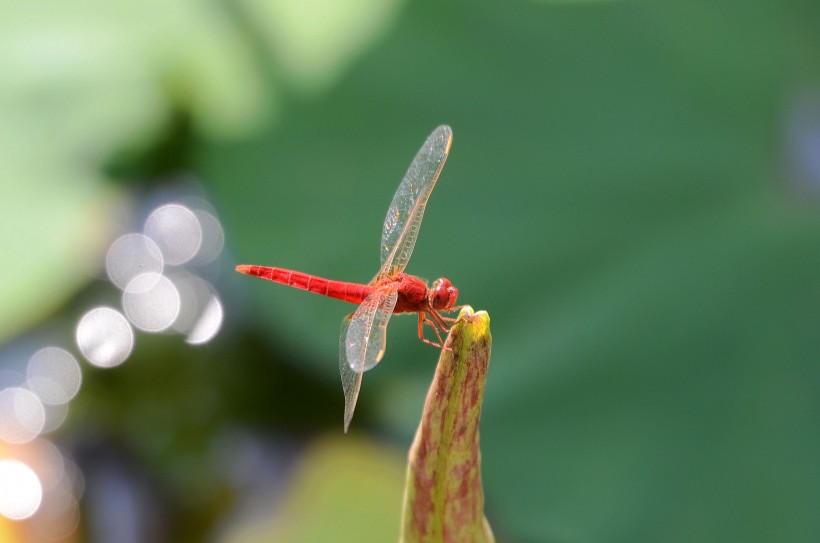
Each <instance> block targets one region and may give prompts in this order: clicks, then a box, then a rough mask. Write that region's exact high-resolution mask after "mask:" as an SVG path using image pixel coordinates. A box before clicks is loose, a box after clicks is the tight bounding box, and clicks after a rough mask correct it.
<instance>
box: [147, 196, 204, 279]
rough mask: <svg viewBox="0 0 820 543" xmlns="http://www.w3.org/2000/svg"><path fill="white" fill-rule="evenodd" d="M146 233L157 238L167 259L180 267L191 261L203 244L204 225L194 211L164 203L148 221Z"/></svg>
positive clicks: (166, 260)
mask: <svg viewBox="0 0 820 543" xmlns="http://www.w3.org/2000/svg"><path fill="white" fill-rule="evenodd" d="M144 232H145V235H146V236H148V237H150V238H151V239H153V240H154V241H155V242H156V243H157V245H158V246H159V248H160V250H161V251H162V255H163V257H164V258H165V262H167V263H168V264H170V265H173V266H178V265H180V264H184V263H186V262H188V261H189V260H191V259H192V258H193V257H194V255H196V253H197V251H199V247H200V245H201V244H202V225H201V224H200V223H199V219H198V218H197V216H196V214H194V212H193V211H191V210H190V209H188V208H187V207H185V206H182V205H179V204H167V205H164V206H160V207H158V208H157V209H155V210H154V211H153V213H151V215H149V216H148V219H146V221H145V229H144Z"/></svg>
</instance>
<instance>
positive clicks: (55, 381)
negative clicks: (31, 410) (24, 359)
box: [27, 347, 82, 405]
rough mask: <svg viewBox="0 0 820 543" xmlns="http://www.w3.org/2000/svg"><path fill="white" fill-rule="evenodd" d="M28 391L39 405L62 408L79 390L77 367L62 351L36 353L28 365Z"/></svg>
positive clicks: (41, 350)
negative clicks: (35, 397) (38, 401)
mask: <svg viewBox="0 0 820 543" xmlns="http://www.w3.org/2000/svg"><path fill="white" fill-rule="evenodd" d="M27 374H28V388H29V390H31V391H32V392H34V393H35V394H36V395H37V396H38V397H39V398H40V400H42V402H43V403H45V404H49V405H62V404H65V403H68V402H69V401H71V399H72V398H74V396H76V395H77V392H78V391H79V390H80V384H81V383H82V372H81V370H80V364H79V363H78V362H77V360H76V359H75V358H74V357H73V356H72V355H71V353H69V352H68V351H66V350H65V349H60V348H58V347H46V348H44V349H40V350H39V351H37V352H36V353H34V355H33V356H32V357H31V359H30V360H29V362H28V371H27Z"/></svg>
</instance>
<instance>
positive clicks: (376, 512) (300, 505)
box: [223, 433, 403, 543]
mask: <svg viewBox="0 0 820 543" xmlns="http://www.w3.org/2000/svg"><path fill="white" fill-rule="evenodd" d="M334 435H335V436H336V437H328V438H324V439H321V440H319V441H317V442H316V443H314V444H313V445H312V446H311V447H310V449H309V450H308V451H307V453H306V454H305V455H304V456H303V458H302V459H301V461H300V464H299V466H297V468H296V470H295V472H294V473H293V476H292V478H291V482H290V484H289V486H288V488H287V490H286V492H285V494H284V497H283V501H282V502H281V503H279V504H276V505H277V507H276V509H274V510H272V511H271V512H270V516H269V517H268V518H266V519H263V520H257V521H253V522H251V523H247V524H244V523H243V524H240V525H238V526H236V527H234V529H233V530H231V532H230V533H229V534H228V535H227V536H226V537H225V538H224V539H223V541H225V542H226V543H263V542H268V541H276V542H281V543H303V542H304V543H313V542H316V541H322V542H325V543H333V542H340V543H341V542H347V541H356V542H360V543H369V542H372V543H384V542H385V541H393V540H395V538H396V533H397V524H398V512H399V509H400V504H401V488H402V467H403V466H402V459H401V456H400V455H398V454H397V453H395V452H394V451H391V450H388V449H384V448H382V447H380V446H378V445H376V444H374V443H373V442H370V441H367V440H365V439H362V438H356V437H355V435H348V436H342V435H340V433H335V434H334Z"/></svg>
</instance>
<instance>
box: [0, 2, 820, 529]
mask: <svg viewBox="0 0 820 543" xmlns="http://www.w3.org/2000/svg"><path fill="white" fill-rule="evenodd" d="M818 28H820V9H818V4H817V3H816V2H810V1H807V0H790V1H785V2H784V1H780V2H777V1H773V0H772V1H768V2H765V1H760V2H740V1H734V2H732V1H724V2H706V1H695V2H675V3H664V4H651V3H648V2H643V3H640V2H619V1H616V0H612V1H603V2H595V1H589V0H587V1H577V2H575V1H569V0H568V1H563V2H549V1H535V0H531V1H506V2H488V1H474V2H444V3H437V2H400V1H398V0H334V1H329V0H310V1H303V2H286V1H266V0H235V1H222V2H214V1H211V2H202V1H195V0H187V1H180V2H173V3H168V2H160V1H154V2H139V3H136V4H134V3H130V2H124V1H115V2H112V1H108V2H101V1H99V0H75V1H74V2H71V3H66V4H50V5H48V6H47V7H46V6H44V5H42V4H40V3H34V2H32V3H24V2H20V1H5V2H2V3H0V73H2V74H3V75H2V77H0V120H2V122H0V216H1V217H2V220H3V228H2V231H0V249H2V254H3V255H5V259H4V261H5V265H4V266H2V267H1V268H0V342H2V343H1V344H0V370H2V369H3V368H4V367H5V368H6V369H8V368H12V367H16V366H14V364H16V363H18V362H19V360H20V359H25V357H27V356H29V355H30V353H31V352H33V351H35V350H37V349H38V348H40V347H41V346H44V345H47V344H55V345H59V346H62V347H64V348H66V349H68V350H70V351H71V352H73V353H75V355H76V356H77V357H78V358H80V355H79V353H78V351H77V347H76V344H75V341H74V328H75V326H76V323H77V320H78V319H79V318H80V317H81V316H82V315H83V314H84V313H85V312H86V311H87V310H88V309H91V308H92V307H94V306H96V305H99V304H101V303H104V304H108V305H112V306H116V305H117V304H118V303H119V301H118V300H119V298H118V297H119V293H118V291H117V290H116V289H115V288H114V287H113V286H112V285H111V284H110V283H109V282H108V281H107V280H106V278H105V272H104V267H103V266H104V261H105V255H106V251H107V250H108V247H109V246H110V244H111V242H112V240H113V239H114V238H115V237H116V236H118V235H119V234H120V233H123V232H127V231H132V230H139V229H140V228H141V226H140V225H141V221H142V220H144V217H145V214H146V213H147V212H150V210H151V209H152V208H153V207H154V206H156V205H158V204H160V203H163V202H168V201H175V199H179V198H183V197H189V196H191V195H196V196H198V197H200V198H205V199H207V201H208V202H210V205H211V206H212V212H213V213H214V214H215V215H216V216H218V217H219V219H220V221H221V224H222V227H223V229H224V232H225V240H226V242H225V249H224V251H223V253H222V255H221V256H220V259H219V260H217V262H216V264H214V265H212V266H210V267H209V268H208V269H207V272H203V273H207V274H208V278H209V280H210V281H211V282H212V283H213V284H214V285H215V288H216V291H217V292H218V294H219V296H220V299H221V300H222V303H223V305H224V323H223V326H222V328H221V330H220V332H219V334H218V335H217V336H216V338H214V340H213V341H211V342H209V343H207V344H205V345H200V346H191V345H187V344H186V343H185V342H184V341H183V340H182V339H181V338H180V337H179V336H178V335H172V334H155V335H150V334H146V333H142V332H138V333H137V335H136V341H135V347H134V351H133V353H132V354H131V357H130V358H129V359H128V361H127V362H126V363H125V364H123V365H122V366H120V367H117V368H112V369H108V370H101V369H98V368H94V367H92V366H89V365H83V379H84V381H83V385H82V388H81V390H80V392H79V394H78V395H77V397H76V398H75V399H74V400H73V401H72V403H71V405H70V409H69V412H68V417H67V420H66V422H65V423H64V424H63V425H62V426H60V427H59V429H56V430H55V431H53V432H52V433H50V434H49V435H48V436H46V439H47V440H49V441H51V442H53V443H55V444H56V445H58V446H59V447H60V450H61V451H62V452H63V454H64V455H65V458H66V459H68V458H70V459H73V460H72V461H73V462H76V464H77V465H78V466H79V469H80V472H81V473H82V477H80V476H79V475H77V476H76V477H75V478H76V479H77V480H79V481H83V483H82V484H80V483H77V484H76V485H75V494H76V498H77V499H78V500H79V524H78V525H77V527H76V529H73V528H71V529H68V528H67V529H64V530H63V531H62V532H60V531H59V530H57V529H56V528H54V524H49V522H51V521H47V519H46V520H44V519H43V518H41V517H42V515H40V513H38V514H35V516H34V517H32V518H31V519H29V520H27V521H25V522H22V523H14V522H11V523H9V522H6V523H5V526H6V527H5V528H3V526H4V525H3V524H0V534H2V533H3V530H4V529H5V530H6V531H7V535H6V536H5V537H7V538H9V539H8V540H9V541H45V539H42V537H44V536H43V535H42V534H44V533H49V532H50V533H52V535H53V537H54V538H56V540H66V541H113V540H114V539H112V538H111V537H112V535H111V534H116V537H117V539H116V540H117V541H174V542H178V541H180V542H181V541H218V542H231V543H233V542H243V543H251V542H254V543H255V542H260V541H289V542H290V541H292V542H303V541H305V542H308V541H317V542H332V541H357V542H365V541H374V542H382V541H394V540H396V539H397V537H398V526H399V518H400V503H401V492H402V487H403V476H404V475H403V469H404V456H405V454H406V450H407V448H408V447H409V444H410V441H411V439H412V435H413V432H414V431H415V425H416V423H417V421H418V418H419V415H420V413H421V407H422V404H423V400H424V396H425V393H426V387H427V385H428V384H429V380H430V379H431V377H432V374H433V369H434V365H435V361H436V358H437V355H436V353H435V352H434V350H432V349H431V348H430V347H428V346H426V345H423V344H422V343H421V342H419V341H418V340H417V339H416V332H415V320H414V319H412V318H407V317H405V318H397V319H395V320H394V321H393V322H392V323H391V326H390V330H389V340H388V351H387V354H386V356H385V358H384V361H383V362H382V364H380V365H379V366H378V368H376V369H375V370H374V371H372V372H369V373H368V374H367V375H366V376H365V380H364V385H363V388H362V393H361V396H360V399H359V405H358V407H357V413H356V416H355V417H354V419H353V425H352V431H351V434H349V435H347V436H344V435H342V408H343V398H342V392H341V387H340V386H339V382H338V381H339V377H338V370H337V359H336V357H337V349H338V330H339V323H340V321H341V318H342V317H343V316H344V315H345V314H346V313H347V312H349V311H350V310H351V309H352V308H351V307H348V306H346V305H345V304H343V303H342V302H338V301H333V300H327V299H323V298H321V297H318V296H312V295H309V294H306V293H304V292H299V291H295V290H291V289H287V288H284V287H281V286H277V285H273V284H271V283H267V282H263V281H258V280H255V279H251V278H247V277H241V276H238V275H236V274H234V273H233V272H232V269H233V266H234V265H235V264H238V263H249V264H266V265H277V266H282V267H289V268H294V269H299V270H303V271H307V272H311V273H315V274H319V275H324V276H326V277H333V278H339V279H347V280H352V281H362V282H364V281H367V280H369V279H370V278H371V277H372V275H373V274H374V273H375V271H376V270H377V267H378V255H379V251H378V247H379V236H380V232H381V224H382V220H383V218H384V213H385V210H386V209H387V206H388V204H389V202H390V200H391V198H392V195H393V192H394V191H395V189H396V187H397V186H398V183H399V181H400V180H401V178H402V175H403V174H404V171H405V169H406V168H407V166H408V164H409V163H410V160H411V159H412V157H413V155H414V154H415V152H416V151H417V149H418V148H419V146H420V145H421V143H422V142H423V141H424V138H425V137H426V136H427V135H428V134H429V133H430V132H431V131H432V130H433V129H434V128H435V127H436V126H437V125H438V124H442V123H446V124H449V125H451V126H452V127H453V131H454V143H453V147H452V150H451V153H450V158H449V161H448V163H447V165H446V166H445V168H444V171H443V174H442V176H441V178H440V180H439V184H438V186H437V188H436V190H435V192H434V194H433V196H432V198H431V200H430V203H429V205H428V208H427V213H426V216H425V220H424V224H423V227H422V229H421V234H420V236H419V240H418V243H417V245H416V250H415V253H414V257H413V259H412V261H411V263H410V265H409V267H408V272H410V273H413V274H416V275H420V276H422V277H426V278H428V279H433V278H435V277H438V276H440V275H444V276H447V277H448V278H450V279H451V280H452V281H453V283H454V284H456V285H457V286H458V287H459V289H460V302H462V303H469V304H470V305H472V306H473V307H474V308H476V309H485V310H487V311H488V312H489V314H490V316H491V318H492V332H493V337H494V349H493V358H492V362H491V366H490V375H489V380H488V383H487V389H486V397H485V402H484V412H483V417H482V423H481V438H482V459H483V464H482V467H483V475H484V485H485V492H486V499H487V504H486V513H487V517H488V519H489V521H490V524H491V525H492V526H493V528H494V530H495V532H496V536H497V538H498V540H499V541H509V542H519V543H534V542H575V541H596V542H598V541H600V542H622V541H623V542H626V541H630V542H634V541H657V542H659V541H663V542H691V541H699V542H700V541H702V542H726V541H748V542H751V541H761V542H764V541H765V542H768V541H779V542H792V541H794V542H798V541H814V540H816V538H817V534H820V515H818V514H817V511H818V507H820V469H818V468H817V462H818V458H820V437H818V436H819V435H820V433H818V428H820V400H819V399H818V398H820V394H818V391H820V365H818V359H820V332H819V330H820V207H818V203H820V61H819V60H818V59H820V33H818V32H817V29H818ZM235 275H236V276H235ZM15 360H17V361H18V362H15ZM26 454H28V453H26V452H25V450H24V448H21V447H16V446H15V447H12V446H10V445H9V446H3V445H2V444H0V457H3V456H11V457H14V455H17V456H18V457H23V456H25V455H26ZM66 462H68V460H66ZM72 514H73V513H72ZM72 518H73V517H72ZM0 522H2V520H0ZM66 525H68V526H74V521H73V520H70V521H66ZM44 526H45V528H44ZM38 530H39V531H38ZM32 534H40V535H32Z"/></svg>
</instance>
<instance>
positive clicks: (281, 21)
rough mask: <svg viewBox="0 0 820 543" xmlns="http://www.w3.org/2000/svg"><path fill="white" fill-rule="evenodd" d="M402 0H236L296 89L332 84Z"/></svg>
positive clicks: (382, 28)
mask: <svg viewBox="0 0 820 543" xmlns="http://www.w3.org/2000/svg"><path fill="white" fill-rule="evenodd" d="M403 3H404V1H403V0H303V1H301V2H291V1H288V0H273V1H270V0H240V5H242V6H243V7H244V9H245V10H247V12H248V14H249V21H248V22H249V23H250V24H251V25H253V26H255V27H256V28H257V29H258V30H259V31H260V32H261V33H262V35H263V37H264V39H265V40H266V42H267V44H268V47H269V48H270V52H271V55H272V56H273V58H275V59H277V60H278V61H279V63H280V67H281V68H282V70H283V71H284V72H285V75H286V76H287V77H288V79H289V80H290V81H291V83H294V84H295V85H296V86H297V87H298V88H300V89H302V90H305V91H311V92H316V91H318V90H323V89H326V88H327V87H328V86H329V85H330V84H331V83H332V82H334V81H335V80H336V79H337V78H338V77H339V76H340V75H341V74H342V73H343V72H344V70H345V68H346V67H347V66H348V65H349V64H350V63H351V62H352V60H353V59H354V58H355V57H356V56H357V55H358V54H359V53H361V52H362V51H363V50H364V49H365V46H367V45H370V44H371V43H372V42H373V40H374V39H375V38H377V37H380V36H382V35H383V34H384V33H385V30H386V29H387V28H388V27H389V25H390V24H391V23H392V20H393V19H394V18H395V16H396V13H397V12H398V11H399V8H400V7H401V5H402V4H403Z"/></svg>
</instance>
